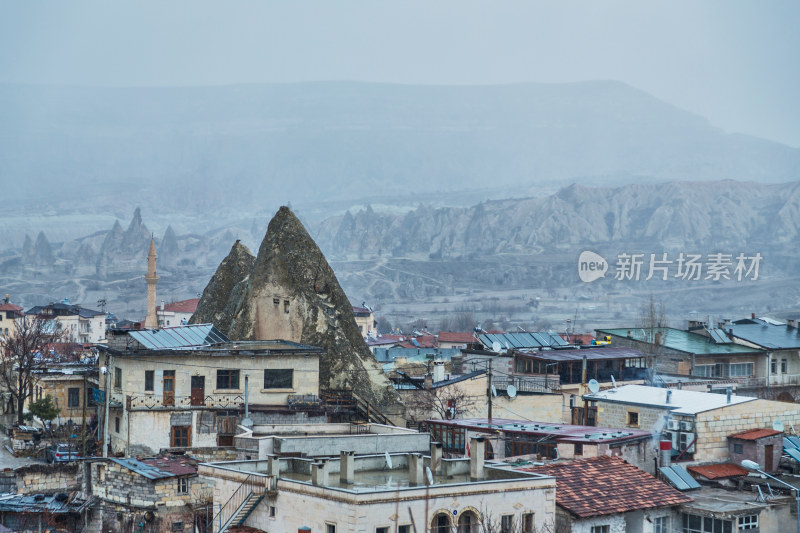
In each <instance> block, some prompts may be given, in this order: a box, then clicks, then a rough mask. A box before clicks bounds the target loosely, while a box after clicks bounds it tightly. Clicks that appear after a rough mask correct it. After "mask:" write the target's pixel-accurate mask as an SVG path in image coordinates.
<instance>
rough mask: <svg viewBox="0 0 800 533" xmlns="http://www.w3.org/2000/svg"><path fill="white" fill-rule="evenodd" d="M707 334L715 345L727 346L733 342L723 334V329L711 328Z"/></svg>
mask: <svg viewBox="0 0 800 533" xmlns="http://www.w3.org/2000/svg"><path fill="white" fill-rule="evenodd" d="M708 334H709V335H710V336H711V338H712V339H713V340H714V342H716V343H717V344H729V343H731V342H733V341H731V339H730V337H728V335H726V334H725V330H724V329H719V328H712V329H709V330H708Z"/></svg>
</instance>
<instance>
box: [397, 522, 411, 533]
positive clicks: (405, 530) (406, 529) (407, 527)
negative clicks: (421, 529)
mask: <svg viewBox="0 0 800 533" xmlns="http://www.w3.org/2000/svg"><path fill="white" fill-rule="evenodd" d="M397 533H411V524H403V525H402V526H400V527H399V528H397Z"/></svg>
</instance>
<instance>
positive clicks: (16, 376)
mask: <svg viewBox="0 0 800 533" xmlns="http://www.w3.org/2000/svg"><path fill="white" fill-rule="evenodd" d="M63 337H64V334H63V331H62V330H61V329H60V327H59V324H58V323H57V322H56V321H55V320H50V319H47V318H44V317H41V316H35V315H25V316H21V317H19V318H17V319H15V320H14V328H13V330H12V331H10V332H9V333H8V334H7V335H2V336H0V385H2V386H3V387H4V388H5V390H6V391H8V392H10V393H11V400H12V402H13V403H14V405H15V406H16V410H17V423H18V424H22V423H23V417H22V415H23V409H24V406H25V400H26V399H28V398H29V397H31V396H32V395H33V389H34V386H35V385H36V383H37V382H38V376H37V372H36V371H37V370H38V369H40V368H41V367H42V366H43V364H44V361H45V360H46V359H47V358H48V357H49V349H48V345H49V344H52V343H59V342H61V340H62V339H63Z"/></svg>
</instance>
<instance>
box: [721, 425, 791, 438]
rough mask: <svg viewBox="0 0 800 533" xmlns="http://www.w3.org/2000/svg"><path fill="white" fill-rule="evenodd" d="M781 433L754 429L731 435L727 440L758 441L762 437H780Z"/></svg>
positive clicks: (772, 430)
mask: <svg viewBox="0 0 800 533" xmlns="http://www.w3.org/2000/svg"><path fill="white" fill-rule="evenodd" d="M781 433H782V432H781V431H775V430H774V429H766V428H764V429H761V428H755V429H748V430H745V431H740V432H739V433H734V434H733V435H728V438H729V439H740V440H758V439H763V438H764V437H774V436H775V435H780V434H781Z"/></svg>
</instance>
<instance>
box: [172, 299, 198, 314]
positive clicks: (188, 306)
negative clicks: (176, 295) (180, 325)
mask: <svg viewBox="0 0 800 533" xmlns="http://www.w3.org/2000/svg"><path fill="white" fill-rule="evenodd" d="M198 303H200V298H189V299H188V300H181V301H179V302H170V303H168V304H164V311H172V312H173V313H194V312H195V311H197V304H198Z"/></svg>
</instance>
